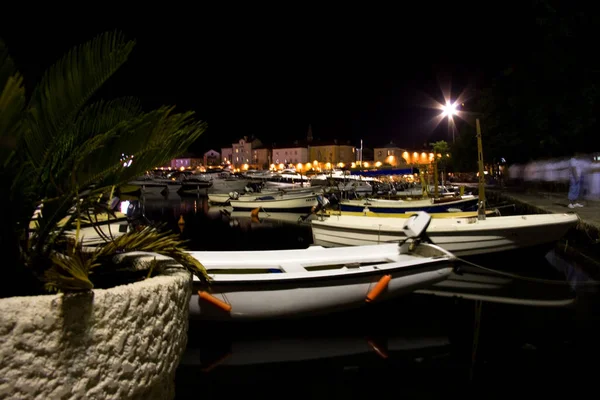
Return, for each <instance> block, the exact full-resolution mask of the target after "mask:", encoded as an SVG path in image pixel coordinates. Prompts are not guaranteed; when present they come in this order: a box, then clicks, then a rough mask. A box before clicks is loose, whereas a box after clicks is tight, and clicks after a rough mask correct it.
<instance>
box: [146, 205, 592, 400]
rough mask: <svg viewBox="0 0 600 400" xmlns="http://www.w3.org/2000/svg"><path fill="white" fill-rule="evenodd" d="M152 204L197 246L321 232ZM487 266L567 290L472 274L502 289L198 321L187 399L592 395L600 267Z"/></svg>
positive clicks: (494, 261)
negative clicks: (287, 317)
mask: <svg viewBox="0 0 600 400" xmlns="http://www.w3.org/2000/svg"><path fill="white" fill-rule="evenodd" d="M145 208H146V209H145V211H146V215H147V216H148V218H149V219H151V220H155V221H158V220H160V221H164V222H166V223H167V224H168V226H169V227H171V228H172V229H174V230H175V231H177V232H179V231H180V227H179V225H178V221H179V219H180V216H183V219H184V221H185V225H184V226H183V230H182V231H181V235H182V237H183V238H186V239H189V240H190V242H189V244H188V248H189V249H190V250H252V249H254V250H268V249H301V248H306V247H308V246H309V245H311V244H312V234H311V230H310V225H307V224H304V225H303V224H298V223H296V222H293V218H291V219H289V221H292V222H289V221H286V222H284V221H279V220H276V219H274V220H271V219H264V220H262V221H261V222H256V221H254V222H253V221H251V219H250V218H249V217H242V218H237V217H236V218H234V217H231V216H230V215H228V213H227V212H224V211H223V208H219V207H209V205H208V204H207V201H206V198H202V197H200V198H189V199H188V198H184V199H181V198H179V197H177V196H175V198H174V199H173V198H171V199H169V200H147V201H146V204H145ZM272 215H275V214H272ZM484 261H485V266H486V267H488V268H493V269H502V270H503V271H512V272H515V273H519V274H522V275H526V276H528V277H536V278H544V279H551V280H553V281H556V282H560V284H549V283H539V282H533V281H525V280H519V279H512V278H510V279H508V278H507V277H506V276H501V275H495V276H494V274H490V273H489V272H485V271H482V270H477V269H473V268H471V269H469V268H466V269H465V270H464V271H463V272H464V274H465V277H469V279H471V278H472V281H479V282H481V280H482V279H484V280H485V282H488V281H489V279H490V276H491V279H492V281H489V282H492V283H493V285H491V286H490V287H489V288H488V289H486V290H481V289H479V288H477V289H465V290H464V291H463V292H464V293H469V294H470V295H471V297H472V298H470V299H463V298H455V297H441V296H439V295H437V296H435V295H431V294H412V295H410V296H406V297H403V298H401V299H398V300H394V301H391V302H387V303H383V304H378V305H373V306H372V307H371V306H369V307H364V308H363V309H361V310H358V311H353V312H349V313H340V314H335V315H329V316H326V317H319V318H312V319H308V320H298V321H284V322H261V323H255V322H252V323H226V324H222V323H221V324H218V323H207V322H198V321H195V322H191V323H190V328H189V340H188V348H187V350H186V354H185V355H184V357H183V360H182V362H181V364H180V366H179V368H178V370H177V376H176V388H177V398H181V399H187V398H190V399H198V398H206V397H207V396H208V397H210V398H213V397H214V398H218V397H222V396H226V397H230V396H231V397H232V396H243V397H247V396H261V398H264V397H269V398H284V397H287V396H290V395H293V396H295V397H297V398H300V396H302V397H305V398H367V397H380V396H385V397H386V398H387V397H389V396H393V397H394V398H401V397H405V396H407V395H408V396H414V397H417V396H418V397H419V398H422V397H429V398H433V397H441V396H448V395H469V396H485V397H492V398H506V397H507V396H519V395H521V396H522V395H525V394H527V395H529V394H535V395H548V394H553V395H557V394H558V393H559V392H560V393H565V394H569V395H573V394H576V393H577V394H578V393H588V392H590V393H593V391H595V384H596V382H597V380H598V373H597V368H596V367H595V363H596V361H597V360H598V356H599V355H600V351H599V350H600V346H598V340H599V339H600V335H599V334H600V329H598V328H599V326H598V325H599V324H598V322H600V318H599V316H600V307H599V305H600V302H599V301H598V299H599V296H598V286H596V285H595V284H593V283H592V282H591V277H590V276H589V270H588V269H586V268H583V267H582V266H578V265H577V264H576V262H575V261H574V260H568V259H564V258H562V257H560V256H559V255H558V254H556V253H555V252H551V253H549V254H546V255H545V254H543V253H538V252H535V253H534V252H523V253H521V254H517V255H509V256H506V257H491V258H487V259H485V260H484ZM585 271H588V272H585ZM494 279H495V280H494ZM467 280H468V279H467ZM438 294H439V293H438ZM447 294H448V293H447ZM450 294H451V293H450ZM483 295H487V296H488V297H481V296H483ZM498 301H502V302H503V303H500V302H498ZM508 302H510V303H514V304H507V303H508ZM525 304H526V305H525Z"/></svg>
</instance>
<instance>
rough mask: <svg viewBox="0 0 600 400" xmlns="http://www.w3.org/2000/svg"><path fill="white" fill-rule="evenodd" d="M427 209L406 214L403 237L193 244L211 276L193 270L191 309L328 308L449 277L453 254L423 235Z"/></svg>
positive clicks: (284, 314) (277, 311)
mask: <svg viewBox="0 0 600 400" xmlns="http://www.w3.org/2000/svg"><path fill="white" fill-rule="evenodd" d="M430 220H431V219H430V217H429V216H428V215H427V214H421V215H419V216H415V217H414V218H410V219H408V220H406V221H405V222H406V226H405V228H406V229H405V230H406V232H409V235H410V236H411V238H410V239H407V240H406V241H404V242H403V243H402V244H401V245H399V244H388V245H374V246H356V247H352V248H332V249H325V248H323V247H320V246H315V247H309V248H307V249H302V250H268V251H231V252H221V251H209V252H202V251H190V252H189V254H190V255H191V256H192V257H194V258H196V259H197V260H198V261H200V262H201V263H202V265H204V267H205V268H206V270H207V272H208V274H209V276H210V277H211V282H210V284H208V285H206V284H204V283H202V282H200V281H199V280H198V278H197V277H195V278H194V289H195V290H194V292H196V293H193V294H192V298H191V300H190V316H191V317H193V318H200V319H216V320H233V319H270V318H293V317H304V316H312V315H318V314H326V313H329V312H334V311H341V310H343V309H351V308H355V307H360V306H361V305H364V304H366V303H367V302H377V301H380V300H386V299H390V298H394V297H396V296H400V295H403V294H408V293H411V292H413V291H415V290H417V289H423V288H426V287H429V286H431V285H433V284H434V283H437V282H440V281H443V280H444V279H447V278H448V276H449V275H450V274H451V272H452V270H453V267H454V263H455V261H456V258H455V257H454V256H453V255H452V254H451V253H449V252H447V251H445V250H444V249H442V248H440V247H438V246H435V245H432V244H427V243H420V239H418V237H419V236H420V235H421V234H422V233H423V232H424V230H425V228H426V226H427V224H428V223H429V221H430Z"/></svg>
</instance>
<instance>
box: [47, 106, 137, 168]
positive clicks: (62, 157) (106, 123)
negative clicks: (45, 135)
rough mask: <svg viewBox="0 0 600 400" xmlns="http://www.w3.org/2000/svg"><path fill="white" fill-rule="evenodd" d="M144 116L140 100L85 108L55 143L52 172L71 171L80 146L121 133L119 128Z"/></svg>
mask: <svg viewBox="0 0 600 400" xmlns="http://www.w3.org/2000/svg"><path fill="white" fill-rule="evenodd" d="M141 113H142V109H141V105H140V102H139V100H138V99H136V98H133V97H124V98H119V99H115V100H110V101H104V100H100V101H97V102H95V103H93V104H91V105H89V106H87V107H85V108H84V109H83V110H82V111H81V112H80V113H79V114H78V115H77V118H76V120H75V121H74V122H73V124H71V125H69V126H68V127H67V128H66V129H64V130H63V132H61V134H59V135H58V136H57V137H56V138H55V139H54V144H55V148H56V152H55V153H54V155H53V156H52V158H51V160H52V162H53V165H52V166H51V169H52V170H56V169H61V168H62V169H65V168H66V169H70V168H71V167H72V163H69V162H68V161H67V160H66V159H67V158H69V156H71V155H72V154H73V152H74V151H76V150H77V149H78V148H79V147H80V146H82V145H85V144H86V143H87V141H88V140H90V139H93V138H94V137H95V136H96V135H102V134H105V133H107V132H110V131H113V130H115V129H118V127H119V126H121V125H124V124H125V123H126V122H128V121H131V120H133V119H134V118H136V117H138V116H139V115H140V114H141Z"/></svg>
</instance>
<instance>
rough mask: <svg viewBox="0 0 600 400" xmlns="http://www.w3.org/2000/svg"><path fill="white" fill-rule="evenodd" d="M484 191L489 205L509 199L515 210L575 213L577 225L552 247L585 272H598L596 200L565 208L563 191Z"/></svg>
mask: <svg viewBox="0 0 600 400" xmlns="http://www.w3.org/2000/svg"><path fill="white" fill-rule="evenodd" d="M485 194H486V199H487V201H488V203H489V204H491V205H492V206H493V204H498V203H511V204H514V205H515V207H516V211H517V212H519V213H525V214H557V213H576V214H577V215H578V216H579V218H580V222H579V224H578V225H577V228H576V229H575V230H574V231H572V232H571V233H570V234H567V236H565V237H564V238H563V239H561V240H560V241H559V242H558V243H557V246H556V249H557V250H559V252H560V253H563V254H566V255H568V256H569V257H571V258H572V259H576V260H578V261H579V262H581V263H582V266H581V267H582V269H583V270H585V271H586V273H587V274H588V275H589V276H600V201H591V200H587V201H581V202H580V203H581V204H583V205H584V207H580V208H569V207H568V206H569V200H568V199H567V193H560V192H555V193H551V192H543V191H533V190H531V191H516V190H511V188H502V189H500V188H487V187H486V189H485Z"/></svg>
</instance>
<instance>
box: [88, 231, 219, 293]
mask: <svg viewBox="0 0 600 400" xmlns="http://www.w3.org/2000/svg"><path fill="white" fill-rule="evenodd" d="M185 243H186V241H184V240H181V239H180V238H179V236H178V235H177V234H176V233H173V232H159V231H158V230H157V229H156V227H151V226H148V227H145V228H144V229H142V230H141V231H133V232H128V233H126V234H124V235H121V236H119V237H117V238H115V239H114V240H112V241H110V242H108V243H104V244H103V245H101V247H100V249H99V250H98V253H97V256H98V258H102V257H112V256H114V255H115V254H122V253H127V252H133V251H141V252H152V253H157V254H161V255H164V256H168V257H171V258H173V259H174V260H175V261H177V262H178V263H180V264H181V265H182V266H183V267H185V268H186V269H187V270H188V271H190V272H191V273H193V274H194V275H196V276H197V277H198V278H199V279H200V280H202V281H204V282H208V281H209V280H210V278H209V276H208V274H207V273H206V269H205V268H204V266H203V265H202V264H201V263H200V262H199V261H198V260H196V259H195V258H194V257H192V256H191V255H190V254H189V253H187V252H186V251H185V248H184V244H185Z"/></svg>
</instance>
